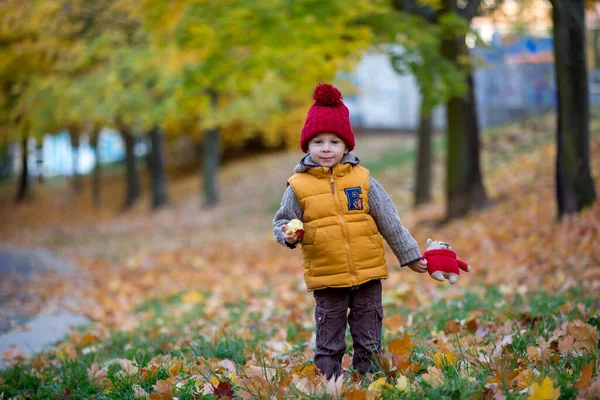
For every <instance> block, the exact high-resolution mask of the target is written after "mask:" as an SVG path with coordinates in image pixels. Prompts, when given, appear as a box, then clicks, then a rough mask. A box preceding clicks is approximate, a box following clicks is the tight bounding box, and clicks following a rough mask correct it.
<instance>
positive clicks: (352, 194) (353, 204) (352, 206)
mask: <svg viewBox="0 0 600 400" xmlns="http://www.w3.org/2000/svg"><path fill="white" fill-rule="evenodd" d="M344 193H346V196H347V197H348V211H354V210H362V209H363V201H362V198H361V197H360V195H361V193H362V190H361V188H360V186H357V187H353V188H347V189H344Z"/></svg>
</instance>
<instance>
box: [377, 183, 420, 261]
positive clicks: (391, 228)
mask: <svg viewBox="0 0 600 400" xmlns="http://www.w3.org/2000/svg"><path fill="white" fill-rule="evenodd" d="M369 184H370V189H369V199H368V200H369V207H370V208H371V213H370V214H371V216H372V217H373V219H374V220H375V223H376V224H377V229H379V232H380V233H381V235H382V236H383V238H384V239H385V241H386V242H387V243H388V244H389V245H390V247H391V249H392V251H393V252H394V254H395V255H396V257H397V258H398V261H399V262H400V265H401V266H403V267H404V266H406V265H408V264H410V263H411V262H413V261H416V260H419V259H420V258H421V253H420V252H419V245H418V244H417V241H416V240H415V239H414V238H413V237H412V236H411V234H410V232H408V230H407V229H406V228H405V227H404V226H402V223H401V222H400V217H399V216H398V213H397V212H396V207H394V203H393V202H392V199H390V196H389V195H388V193H387V192H386V191H385V189H384V188H383V186H381V184H380V183H379V182H377V181H376V180H375V179H374V178H373V177H369Z"/></svg>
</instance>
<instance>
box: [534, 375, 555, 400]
mask: <svg viewBox="0 0 600 400" xmlns="http://www.w3.org/2000/svg"><path fill="white" fill-rule="evenodd" d="M531 392H532V393H531V394H530V395H529V397H527V399H528V400H557V399H558V397H559V396H560V389H558V388H557V389H554V384H553V383H552V381H551V380H550V378H548V377H545V378H544V380H543V381H542V384H541V385H540V384H538V383H534V384H533V385H532V386H531Z"/></svg>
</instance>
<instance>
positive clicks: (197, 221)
mask: <svg viewBox="0 0 600 400" xmlns="http://www.w3.org/2000/svg"><path fill="white" fill-rule="evenodd" d="M553 121H554V118H553V117H552V116H547V117H544V118H540V119H536V120H535V121H530V122H528V123H525V124H516V125H513V126H508V127H503V128H501V129H497V130H495V131H492V132H487V133H486V134H485V135H484V140H483V142H484V146H483V147H484V150H483V163H484V176H485V185H486V188H487V190H488V193H489V195H490V198H491V206H490V207H489V208H487V209H485V210H482V211H479V212H474V213H471V214H469V215H468V216H467V217H466V218H463V219H460V220H456V221H452V222H450V223H447V224H441V223H440V222H439V221H440V220H441V219H442V218H443V214H444V205H443V198H442V196H441V186H442V182H443V177H442V174H441V170H442V168H441V166H442V162H443V160H442V158H443V153H442V152H441V150H440V151H438V153H437V154H438V162H437V163H436V168H435V170H436V177H435V181H436V191H435V196H434V197H435V200H434V202H433V203H432V204H430V205H428V206H425V207H422V208H420V209H419V210H417V211H413V210H411V208H410V205H411V188H412V175H413V173H412V165H413V159H414V152H413V151H412V149H413V148H414V139H413V138H410V137H403V136H371V137H367V136H361V137H359V138H358V140H357V150H356V153H357V155H358V156H359V158H360V159H361V160H363V164H364V165H366V166H367V167H369V168H370V169H371V171H372V173H373V175H374V176H375V178H376V179H377V180H379V181H380V182H381V183H382V184H383V185H384V187H386V189H387V190H388V192H389V193H390V195H391V196H392V198H393V200H394V202H395V204H396V205H397V207H398V210H399V212H400V216H401V218H402V221H403V223H404V224H405V225H406V226H407V227H408V228H409V230H410V231H411V233H412V234H413V236H415V238H416V239H417V241H418V242H419V243H420V245H421V249H422V250H424V244H425V240H426V239H427V238H428V237H431V238H433V239H438V240H444V241H448V242H450V243H451V244H452V245H453V247H454V248H455V250H456V251H457V254H458V256H459V258H461V259H463V260H465V261H466V262H468V263H469V264H470V265H471V266H472V271H471V272H470V273H468V274H462V275H461V276H460V279H459V282H458V283H457V284H456V285H454V286H449V285H448V284H441V283H437V282H435V281H433V280H432V279H431V278H430V277H429V276H428V275H426V274H416V273H414V272H412V271H410V270H408V269H400V268H399V267H397V265H398V263H397V260H395V259H394V257H393V254H392V253H391V251H390V250H389V249H387V257H388V261H389V265H390V279H388V280H387V281H385V282H384V307H385V318H384V351H383V352H382V354H380V355H379V356H377V358H376V364H377V367H378V372H376V373H374V374H369V375H367V376H359V375H357V374H355V373H354V372H353V371H352V368H351V366H350V364H351V357H350V355H351V350H352V349H351V346H349V347H348V349H347V354H346V356H345V357H344V374H343V375H342V376H340V377H339V378H338V379H333V380H330V381H327V380H326V379H325V378H324V377H323V376H321V375H315V368H314V365H313V364H312V354H313V351H314V344H315V338H314V320H313V313H314V304H313V299H312V296H311V295H310V294H309V293H306V291H305V287H304V283H303V280H302V266H301V255H300V252H299V251H291V250H289V249H286V248H284V247H282V246H279V245H278V244H276V243H274V242H273V241H272V238H271V220H272V215H273V213H274V211H275V210H276V209H277V206H278V202H279V200H280V198H281V195H282V193H283V189H284V185H285V184H284V182H285V179H286V177H287V176H288V175H289V174H290V173H291V171H292V168H293V166H294V164H295V163H296V162H297V160H298V159H299V157H300V156H301V154H300V153H299V152H289V153H284V154H275V155H268V156H263V157H260V158H256V159H250V160H246V161H243V162H239V163H234V164H232V165H230V166H228V167H227V168H226V169H225V170H224V171H223V173H222V176H221V182H222V183H223V189H222V190H223V196H222V198H223V201H222V203H221V204H220V205H219V206H218V207H217V208H215V209H212V210H205V211H200V210H199V205H200V204H201V199H200V196H199V195H198V194H197V193H196V191H197V190H198V189H197V187H196V186H197V185H198V177H190V178H187V179H182V180H179V181H176V182H172V186H171V188H172V191H171V194H172V204H173V205H172V207H171V208H169V209H167V210H163V211H160V212H158V213H156V214H153V215H149V213H148V211H147V210H146V209H145V207H144V206H138V207H137V209H135V210H133V211H131V212H128V213H125V214H116V213H114V212H113V213H111V212H110V211H107V209H108V210H110V203H108V204H109V205H108V206H107V207H105V209H104V211H95V210H94V209H93V208H90V207H88V206H86V205H85V204H88V203H86V202H88V201H89V199H86V198H85V197H84V198H81V199H69V200H65V199H64V194H62V195H61V193H63V192H64V189H62V188H53V189H52V188H51V189H46V190H45V191H44V193H43V194H42V193H38V194H37V198H36V200H34V201H33V202H32V203H30V204H27V205H24V206H21V207H20V208H19V209H16V210H14V209H13V210H9V211H7V210H6V207H5V208H4V211H3V213H6V215H3V216H2V218H5V217H6V219H5V220H7V221H9V222H10V224H8V225H4V227H3V228H2V229H0V240H3V241H5V242H7V243H10V244H13V245H28V246H33V245H35V246H44V247H47V248H50V249H52V250H54V251H55V252H57V253H58V254H60V255H61V256H64V257H66V258H68V259H69V260H72V261H73V262H74V263H76V264H77V265H79V268H78V270H77V271H76V272H71V273H70V274H69V278H68V279H67V278H65V276H63V275H60V274H58V273H56V274H52V273H46V274H44V275H43V276H42V277H41V278H40V279H39V280H36V281H32V282H31V283H29V284H28V285H26V286H24V287H20V288H19V291H27V293H28V296H27V301H26V304H25V303H24V300H23V296H15V298H17V297H18V300H15V301H14V302H13V303H10V304H9V306H11V307H21V308H27V309H28V310H31V312H35V311H36V310H39V309H41V308H42V306H43V305H44V304H47V303H48V302H50V301H52V302H58V303H60V304H62V305H63V306H65V307H67V306H68V307H70V308H71V309H72V310H73V311H74V312H77V313H81V314H83V315H86V316H88V317H89V318H91V320H92V321H93V323H92V324H91V325H90V326H87V327H86V328H85V329H81V330H78V331H76V332H73V333H72V334H71V335H70V336H69V337H68V338H66V339H65V340H64V341H62V342H60V343H58V344H57V345H56V346H55V347H53V348H52V349H49V350H48V351H46V352H43V353H41V354H38V355H36V356H34V357H33V358H30V359H25V358H24V357H23V355H22V354H21V353H19V351H17V350H14V351H10V352H7V354H5V355H4V357H5V358H6V359H7V360H8V361H10V362H11V367H10V368H7V369H5V370H3V371H0V393H2V392H3V395H0V398H2V396H3V398H14V399H16V398H20V399H26V398H31V399H37V398H40V399H42V398H53V399H54V398H55V399H70V398H73V399H75V398H78V399H79V398H89V399H134V398H149V399H180V400H182V399H197V398H206V399H215V398H220V399H223V398H243V399H254V398H264V399H271V398H314V399H321V398H347V399H376V398H384V399H392V398H414V399H420V398H436V399H437V398H440V399H441V398H448V399H455V398H485V399H505V398H506V399H513V398H529V399H539V400H541V399H558V398H561V399H575V398H579V399H593V398H600V377H599V376H598V367H599V359H600V357H599V346H598V341H599V333H598V328H599V327H600V320H599V318H600V315H599V312H598V310H599V309H600V296H599V295H598V291H599V289H600V204H599V203H598V202H597V203H595V204H594V205H593V206H592V207H590V208H588V209H586V210H584V211H583V212H581V213H580V214H577V215H573V216H569V217H567V218H565V219H563V220H562V221H557V220H556V206H555V201H554V178H553V173H554V164H553V161H554V154H555V149H554V144H553V128H552V123H553ZM592 131H593V132H598V131H599V129H598V126H597V120H595V121H594V125H593V127H592ZM437 143H438V144H439V145H438V146H437V147H438V148H439V149H441V148H443V139H442V138H439V139H438V142H437ZM592 162H593V176H594V178H595V181H596V183H597V186H596V190H597V193H599V194H600V138H599V137H598V136H594V137H593V139H592ZM113 186H114V185H113ZM111 187H112V186H111ZM106 190H107V191H108V190H113V191H114V193H113V192H110V193H111V194H110V196H108V197H109V198H110V199H113V198H116V197H118V196H119V195H120V193H119V192H118V189H115V188H114V187H113V188H112V189H111V188H108V189H106ZM61 196H63V197H62V198H61ZM65 201H67V202H69V206H65V205H64V204H65ZM41 204H43V205H44V206H43V207H42V206H41ZM115 207H116V206H115ZM34 212H37V215H38V217H37V218H38V219H35V218H34V217H33V216H32V214H33V213H34ZM44 216H46V217H47V218H45V217H44ZM19 218H26V220H27V221H28V223H27V224H18V223H17V222H18V221H19ZM2 290H3V291H4V292H5V293H6V292H7V291H10V290H11V289H10V288H6V287H2ZM349 343H350V342H349Z"/></svg>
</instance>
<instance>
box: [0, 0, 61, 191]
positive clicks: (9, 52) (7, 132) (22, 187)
mask: <svg viewBox="0 0 600 400" xmlns="http://www.w3.org/2000/svg"><path fill="white" fill-rule="evenodd" d="M54 8H55V6H54V5H53V4H48V3H46V2H42V3H41V4H35V3H32V2H20V1H15V0H7V1H4V2H2V4H0V45H1V49H2V51H1V52H0V127H1V128H0V135H2V136H3V137H4V138H5V140H15V141H18V142H20V143H21V144H22V150H23V151H22V160H21V176H20V178H19V186H18V189H17V195H16V201H17V202H20V201H22V200H24V199H26V198H27V197H28V195H29V192H30V185H29V170H28V163H27V158H28V156H29V154H28V146H27V144H28V142H29V139H30V138H34V139H36V140H40V139H41V133H40V132H39V131H35V130H34V129H35V128H34V125H35V121H34V119H35V115H32V114H31V113H29V110H28V104H30V103H31V102H32V101H33V102H37V100H34V99H32V98H31V97H27V93H28V92H29V91H31V90H32V89H31V83H32V82H33V81H35V79H36V78H37V77H39V76H42V75H44V74H46V73H47V72H48V71H49V70H51V68H52V65H53V62H54V60H55V59H56V57H57V55H56V53H53V52H51V51H50V50H51V49H54V48H56V46H55V45H56V42H55V40H54V38H53V35H52V29H51V28H49V32H48V33H50V34H49V35H44V34H42V32H43V30H42V29H40V27H41V26H43V24H44V22H45V16H46V15H48V14H49V13H51V12H52V11H53V10H54Z"/></svg>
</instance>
